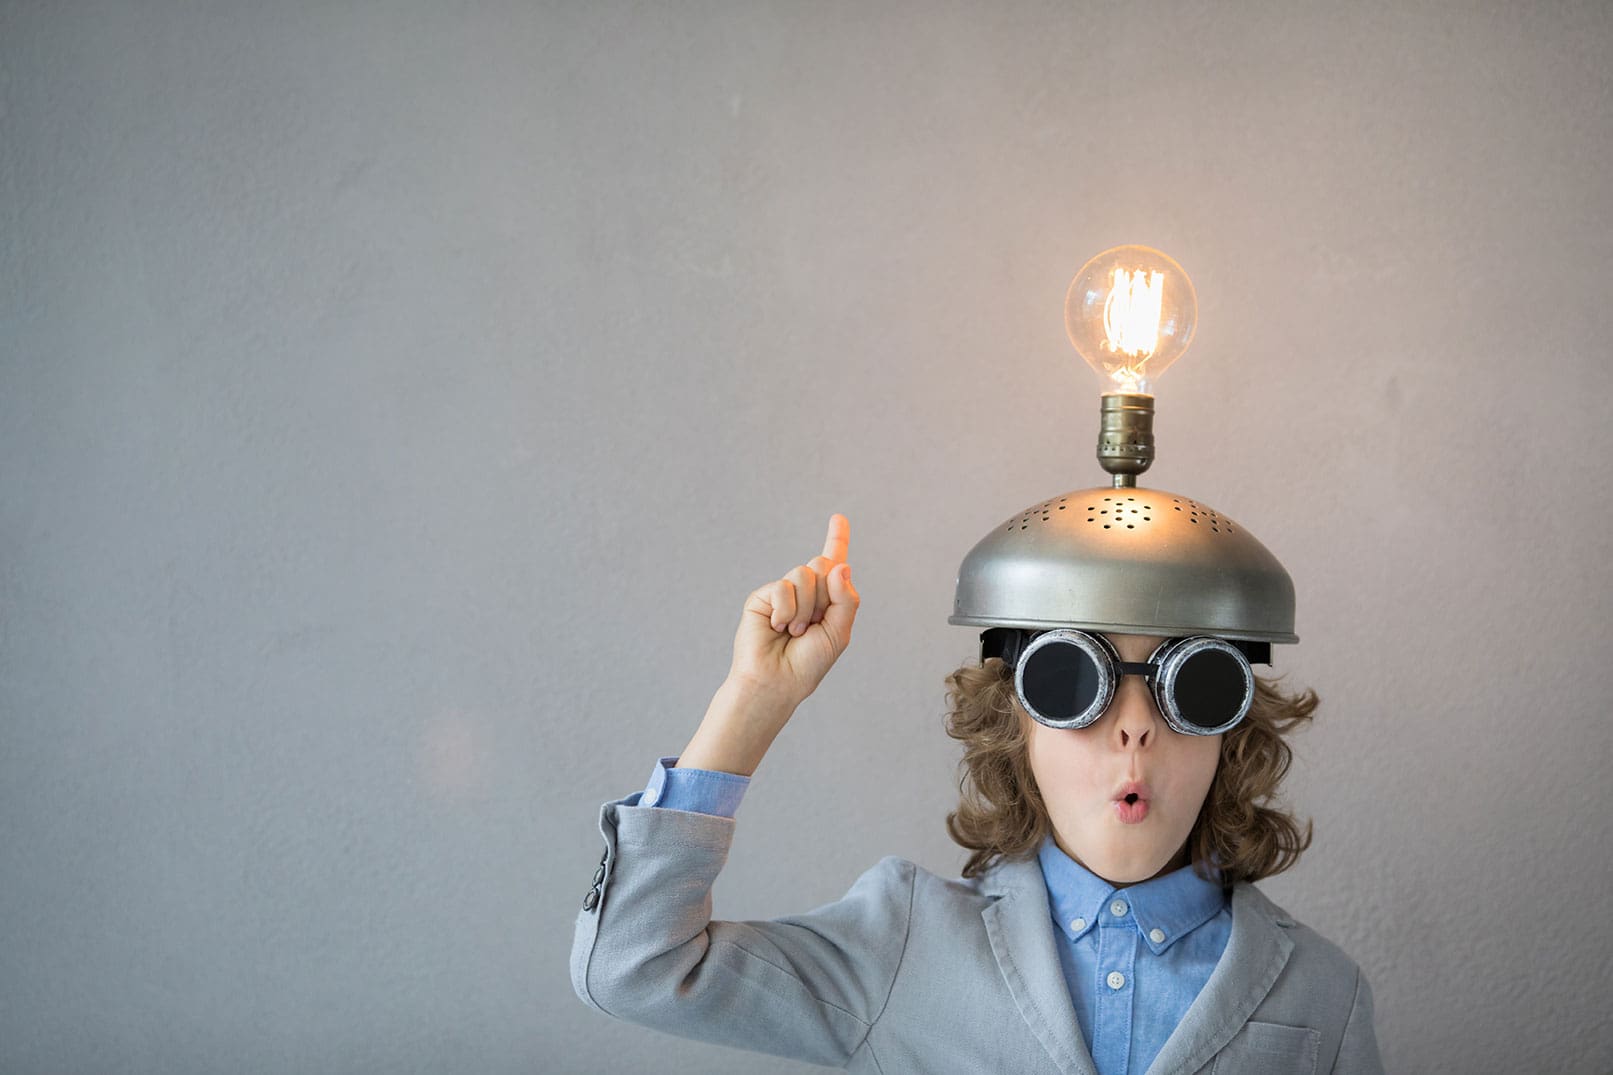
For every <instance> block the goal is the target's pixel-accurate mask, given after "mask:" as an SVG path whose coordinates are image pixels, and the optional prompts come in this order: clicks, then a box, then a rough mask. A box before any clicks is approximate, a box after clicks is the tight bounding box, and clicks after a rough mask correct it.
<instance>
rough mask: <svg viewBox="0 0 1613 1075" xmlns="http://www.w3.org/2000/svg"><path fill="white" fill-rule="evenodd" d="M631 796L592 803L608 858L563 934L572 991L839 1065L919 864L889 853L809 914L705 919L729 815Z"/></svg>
mask: <svg viewBox="0 0 1613 1075" xmlns="http://www.w3.org/2000/svg"><path fill="white" fill-rule="evenodd" d="M637 798H638V797H637V796H631V797H629V798H628V799H625V800H621V801H618V802H613V803H606V804H605V806H604V807H603V808H602V809H601V811H600V822H599V828H600V833H601V834H602V835H603V836H604V838H605V854H604V859H603V861H602V863H601V865H600V870H599V871H598V872H596V874H595V878H596V883H595V886H594V889H593V890H591V894H592V898H591V899H590V898H585V900H584V903H583V908H584V909H583V911H582V913H581V914H580V915H579V916H578V918H577V924H576V932H575V934H574V936H573V941H572V949H571V980H572V986H573V988H574V989H575V990H576V992H577V995H578V996H579V997H581V998H582V999H583V1001H584V1002H586V1003H587V1004H589V1005H591V1006H592V1007H594V1008H597V1009H599V1010H600V1011H602V1012H605V1013H606V1014H608V1015H613V1016H617V1017H619V1018H622V1019H626V1020H629V1021H631V1022H634V1023H639V1024H641V1025H643V1026H648V1027H653V1028H655V1029H657V1030H662V1031H666V1032H667V1033H671V1034H677V1035H679V1036H681V1037H687V1038H695V1039H698V1040H701V1041H710V1042H716V1043H719V1044H722V1045H731V1046H736V1047H738V1048H742V1049H751V1050H755V1051H759V1052H766V1053H772V1054H774V1055H777V1056H786V1057H790V1058H793V1059H797V1060H804V1061H807V1062H809V1063H816V1064H826V1065H831V1066H835V1067H843V1066H845V1065H846V1064H847V1063H848V1062H849V1061H850V1059H851V1057H852V1056H853V1055H855V1054H856V1052H857V1051H858V1050H859V1049H861V1048H863V1047H864V1046H865V1043H866V1039H867V1037H868V1031H869V1029H870V1027H871V1026H872V1025H873V1023H874V1022H875V1021H876V1020H877V1019H878V1017H879V1014H880V1012H881V1011H882V1010H883V1008H884V1005H885V1002H886V1000H887V999H888V998H889V996H890V992H891V987H892V985H893V984H894V982H895V980H896V972H897V970H898V968H899V967H900V965H901V960H902V955H903V952H904V951H905V949H906V946H907V934H908V926H909V923H910V921H911V918H912V902H913V888H914V883H915V872H916V867H914V866H913V865H912V864H911V863H908V862H903V861H902V860H900V859H895V858H887V859H885V860H883V861H881V862H880V863H879V864H878V865H877V866H875V867H874V868H873V869H871V870H869V871H868V872H867V873H865V874H864V875H863V876H862V877H861V878H859V879H858V881H857V883H856V884H855V885H853V886H852V888H851V890H850V891H849V892H847V893H846V895H845V896H844V897H842V898H841V899H839V900H837V901H835V902H834V903H830V904H827V905H825V906H823V907H819V908H818V909H817V910H814V911H809V912H807V913H805V914H800V915H795V916H791V917H786V918H778V919H773V920H771V921H766V922H723V921H712V919H711V886H712V883H713V882H714V881H715V880H716V877H717V874H718V872H719V871H720V870H721V869H722V866H723V863H724V862H725V861H726V859H727V857H728V848H729V845H730V843H731V841H732V839H733V832H734V822H733V820H732V819H731V818H726V817H718V816H714V815H709V814H699V813H690V812H684V811H679V810H658V809H654V808H648V807H640V806H637V805H635V804H636V802H637Z"/></svg>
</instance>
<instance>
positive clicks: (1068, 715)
mask: <svg viewBox="0 0 1613 1075" xmlns="http://www.w3.org/2000/svg"><path fill="white" fill-rule="evenodd" d="M1022 675H1023V689H1024V692H1025V701H1026V702H1028V703H1030V705H1031V707H1032V708H1033V709H1034V711H1035V712H1036V713H1037V714H1038V715H1040V716H1041V718H1042V719H1043V720H1044V721H1047V720H1054V721H1069V720H1074V719H1075V718H1076V717H1078V716H1080V715H1081V714H1082V713H1085V712H1086V711H1087V710H1088V709H1090V708H1091V707H1092V703H1093V702H1094V701H1096V700H1097V697H1098V691H1099V690H1101V689H1102V686H1103V678H1102V676H1101V674H1100V673H1099V671H1098V666H1097V664H1096V663H1095V662H1094V661H1093V660H1092V656H1091V655H1090V654H1088V653H1087V652H1086V651H1085V650H1082V649H1081V648H1079V647H1077V646H1072V645H1050V646H1042V647H1040V648H1039V649H1037V650H1036V651H1035V652H1033V653H1031V654H1030V655H1029V656H1027V657H1026V658H1025V667H1024V670H1023V673H1022Z"/></svg>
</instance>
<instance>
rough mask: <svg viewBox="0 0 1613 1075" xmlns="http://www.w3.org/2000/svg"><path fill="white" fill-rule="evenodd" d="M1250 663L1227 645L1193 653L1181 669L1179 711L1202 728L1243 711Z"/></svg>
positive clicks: (1216, 723)
mask: <svg viewBox="0 0 1613 1075" xmlns="http://www.w3.org/2000/svg"><path fill="white" fill-rule="evenodd" d="M1246 667H1247V666H1246V665H1244V664H1243V663H1242V662H1240V661H1239V660H1238V658H1237V657H1235V656H1234V655H1233V654H1231V653H1229V652H1227V651H1226V650H1223V649H1205V650H1200V651H1199V652H1197V653H1194V654H1192V655H1191V656H1189V657H1188V658H1187V659H1186V660H1184V661H1183V662H1182V666H1181V667H1180V668H1179V669H1177V672H1176V683H1175V687H1176V690H1175V696H1176V711H1177V715H1178V716H1180V717H1181V718H1182V720H1184V721H1186V722H1187V723H1189V724H1192V725H1193V726H1195V727H1198V728H1219V727H1221V726H1222V725H1223V724H1225V723H1227V722H1228V721H1230V720H1232V719H1234V718H1235V717H1238V716H1240V715H1241V711H1242V709H1243V703H1244V697H1245V696H1246V694H1247V688H1248V679H1247V673H1246V672H1245V668H1246Z"/></svg>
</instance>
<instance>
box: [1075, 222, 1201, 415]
mask: <svg viewBox="0 0 1613 1075" xmlns="http://www.w3.org/2000/svg"><path fill="white" fill-rule="evenodd" d="M1197 309H1198V303H1197V300H1196V298H1195V296H1194V294H1193V283H1192V281H1190V280H1189V279H1188V278H1187V274H1186V273H1185V272H1183V271H1182V267H1181V266H1180V265H1178V264H1177V263H1176V262H1175V261H1174V260H1172V259H1171V258H1170V257H1169V256H1167V255H1165V254H1162V253H1160V252H1159V251H1158V250H1154V249H1152V248H1150V247H1146V246H1119V247H1115V248H1114V249H1112V250H1105V251H1104V252H1103V253H1102V254H1099V255H1098V256H1097V257H1095V258H1093V259H1092V260H1091V261H1088V262H1087V263H1086V264H1085V265H1084V266H1082V267H1081V271H1080V272H1078V273H1077V274H1076V277H1075V279H1074V280H1073V281H1071V283H1070V290H1069V294H1068V296H1067V297H1066V298H1065V305H1064V323H1065V327H1066V328H1067V329H1068V330H1069V333H1070V342H1071V343H1073V344H1075V349H1076V350H1077V351H1078V352H1080V354H1081V357H1082V358H1084V359H1086V361H1087V364H1088V365H1090V366H1091V367H1092V368H1093V369H1094V370H1095V371H1097V373H1098V375H1099V376H1100V377H1102V378H1103V381H1104V391H1105V392H1128V393H1131V392H1140V393H1149V392H1152V391H1153V385H1152V382H1153V381H1155V380H1156V379H1158V377H1159V375H1160V374H1162V373H1164V372H1165V369H1166V368H1167V367H1168V366H1170V364H1171V363H1173V362H1175V361H1176V359H1177V358H1178V357H1180V356H1181V354H1182V352H1183V351H1185V350H1186V349H1187V345H1188V342H1189V341H1190V340H1191V339H1192V337H1193V324H1194V321H1195V320H1196V319H1197Z"/></svg>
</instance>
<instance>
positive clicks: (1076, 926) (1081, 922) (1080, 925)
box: [1070, 918, 1087, 933]
mask: <svg viewBox="0 0 1613 1075" xmlns="http://www.w3.org/2000/svg"><path fill="white" fill-rule="evenodd" d="M1086 928H1087V920H1086V919H1084V918H1077V919H1075V920H1074V921H1072V922H1071V923H1070V929H1072V930H1074V931H1075V932H1076V933H1080V932H1081V931H1082V930H1084V929H1086Z"/></svg>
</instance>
